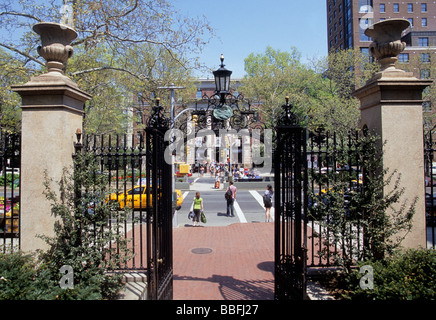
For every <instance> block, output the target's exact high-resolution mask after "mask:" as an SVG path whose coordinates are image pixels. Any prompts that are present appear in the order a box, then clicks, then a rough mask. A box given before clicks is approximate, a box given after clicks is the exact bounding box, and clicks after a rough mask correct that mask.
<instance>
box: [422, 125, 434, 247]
mask: <svg viewBox="0 0 436 320" xmlns="http://www.w3.org/2000/svg"><path fill="white" fill-rule="evenodd" d="M434 133H435V127H432V128H428V129H427V130H424V182H425V218H426V236H427V248H433V249H434V248H436V216H435V213H436V162H435V159H434V155H435V152H436V149H435V140H434V137H433V135H434Z"/></svg>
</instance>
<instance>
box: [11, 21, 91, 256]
mask: <svg viewBox="0 0 436 320" xmlns="http://www.w3.org/2000/svg"><path fill="white" fill-rule="evenodd" d="M33 30H34V31H35V32H36V33H37V34H39V35H40V37H41V45H40V46H39V47H38V48H37V50H38V53H39V54H40V55H41V56H42V57H43V58H44V59H45V60H46V61H47V62H46V66H47V69H48V70H47V72H46V73H43V74H41V75H38V76H35V77H32V78H31V79H30V81H29V82H27V83H25V84H23V85H17V86H12V90H13V91H15V92H17V93H18V94H19V95H20V96H21V100H22V102H21V110H22V119H21V176H20V178H21V182H20V184H21V190H20V211H21V212H20V214H21V217H20V237H21V240H20V247H21V249H22V250H23V251H34V250H37V249H45V248H46V246H47V244H46V243H45V242H44V241H43V240H42V239H40V238H39V235H46V236H53V235H54V230H53V226H54V222H55V220H56V219H55V217H54V216H53V215H52V214H51V205H50V203H49V202H48V201H47V199H46V197H45V195H44V194H43V190H44V183H45V181H46V178H45V175H47V177H48V178H49V179H50V180H52V181H54V182H58V181H60V180H61V177H62V175H63V171H64V169H65V168H72V166H73V159H72V154H73V153H74V142H75V141H76V134H75V133H76V131H77V130H78V129H79V130H81V131H83V130H82V123H83V107H84V104H85V102H86V101H88V100H89V99H91V96H90V95H89V94H87V93H86V92H84V91H82V90H81V89H79V87H78V85H77V84H76V83H75V82H74V81H72V80H71V79H70V78H68V77H67V76H66V75H65V68H66V66H67V61H68V59H69V58H70V57H71V56H72V54H73V48H72V46H71V42H72V41H73V40H74V39H75V38H76V37H77V33H76V31H74V30H73V29H72V28H70V27H68V26H65V25H61V24H58V23H50V22H42V23H38V24H36V25H35V26H34V27H33ZM53 184H54V185H53V186H52V188H53V190H56V188H57V186H56V184H55V183H53Z"/></svg>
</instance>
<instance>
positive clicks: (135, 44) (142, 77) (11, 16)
mask: <svg viewBox="0 0 436 320" xmlns="http://www.w3.org/2000/svg"><path fill="white" fill-rule="evenodd" d="M0 16H1V19H0V27H1V28H2V29H3V30H5V31H6V32H3V33H2V34H0V47H3V48H6V49H7V50H8V51H9V52H10V54H12V55H13V56H14V58H15V59H16V61H17V65H19V66H20V67H21V68H23V69H25V70H27V78H23V79H22V82H25V81H27V80H28V79H29V76H31V75H35V74H37V73H39V72H42V71H43V70H45V67H44V61H42V59H41V58H40V57H39V56H38V54H37V52H36V47H37V46H38V45H39V37H38V35H36V34H35V33H34V32H33V31H32V26H33V25H34V24H35V23H38V22H42V21H53V22H62V23H65V24H69V25H71V26H73V27H74V29H75V30H76V31H77V33H78V38H77V39H76V40H74V41H73V43H72V46H73V47H74V50H75V53H74V55H73V58H72V59H70V62H69V65H68V68H67V74H68V75H69V76H71V77H73V78H74V80H75V81H76V82H78V83H79V85H80V87H81V88H82V89H83V90H85V91H88V92H89V93H91V94H92V95H93V99H92V100H91V101H90V102H89V103H88V104H87V106H86V112H87V118H86V123H85V124H86V129H87V130H88V131H89V132H94V133H107V132H120V131H121V130H123V129H124V130H125V127H126V125H128V123H130V122H131V120H132V118H131V116H130V117H129V115H131V114H132V113H131V112H130V113H129V112H126V109H129V110H131V108H132V107H134V106H132V102H131V99H133V97H135V96H136V95H137V94H142V93H143V92H144V91H145V90H146V92H147V95H150V92H152V91H151V90H152V89H153V88H156V87H158V86H159V85H160V86H162V85H167V84H170V83H173V82H174V83H175V84H176V85H180V83H178V82H179V81H180V82H183V81H186V79H187V78H186V77H189V75H190V72H191V71H192V70H193V69H194V68H200V66H199V65H198V64H197V60H196V59H195V58H188V57H192V56H195V54H198V53H200V52H201V50H202V48H203V46H204V45H205V44H206V43H207V42H208V41H209V39H210V38H211V37H212V36H213V31H212V29H211V28H210V27H209V25H208V23H207V21H206V19H205V18H204V17H203V18H202V17H192V18H191V17H185V16H182V15H181V14H180V13H179V12H178V11H177V10H176V9H175V7H174V6H173V5H172V1H171V0H168V1H167V0H158V1H155V0H130V1H120V0H109V1H82V0H72V1H61V0H46V1H42V2H39V3H35V2H34V1H30V0H21V1H19V2H16V1H11V0H5V1H3V2H2V3H1V4H0ZM9 34H20V35H21V38H19V39H17V38H13V39H11V38H10V37H9ZM188 54H189V55H188ZM159 59H162V61H160V60H159ZM157 62H159V63H157ZM0 63H1V61H0ZM164 70H166V71H165V72H164ZM12 84H16V83H12ZM114 124H115V125H114Z"/></svg>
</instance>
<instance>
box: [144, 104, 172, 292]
mask: <svg viewBox="0 0 436 320" xmlns="http://www.w3.org/2000/svg"><path fill="white" fill-rule="evenodd" d="M153 111H154V113H153V115H152V116H151V118H150V119H149V123H148V126H147V129H146V135H145V137H146V144H145V145H146V150H147V163H146V177H147V184H150V185H149V186H147V189H148V190H150V191H149V194H150V196H151V197H150V196H148V197H147V199H150V200H151V210H150V211H149V218H151V222H152V223H151V225H150V224H148V227H151V228H152V230H151V231H152V232H147V234H148V236H149V239H147V245H148V246H149V247H148V250H147V261H148V268H147V270H148V279H149V284H148V285H149V289H148V297H149V299H151V300H170V299H172V297H173V237H172V235H173V230H172V228H173V226H172V218H173V209H172V197H173V194H172V192H171V190H172V183H173V182H172V181H173V180H172V177H171V172H172V171H171V164H170V163H168V162H167V161H165V151H166V148H167V147H168V142H166V141H165V133H166V131H167V130H168V129H169V121H168V119H166V118H165V117H164V115H163V108H162V107H160V106H159V105H156V106H155V107H154V108H153ZM147 220H150V219H147Z"/></svg>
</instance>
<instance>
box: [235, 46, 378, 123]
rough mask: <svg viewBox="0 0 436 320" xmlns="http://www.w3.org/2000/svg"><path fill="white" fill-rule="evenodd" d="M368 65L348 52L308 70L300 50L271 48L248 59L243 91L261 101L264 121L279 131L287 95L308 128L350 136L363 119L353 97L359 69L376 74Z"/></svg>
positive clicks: (340, 53) (329, 57) (323, 61)
mask: <svg viewBox="0 0 436 320" xmlns="http://www.w3.org/2000/svg"><path fill="white" fill-rule="evenodd" d="M357 58H359V59H360V60H358V59H357ZM359 61H360V62H361V63H359ZM364 61H366V60H365V59H364V58H363V57H362V56H361V55H357V54H356V52H354V51H344V52H338V53H331V54H330V55H329V56H328V57H327V58H326V59H322V60H318V61H315V62H313V66H312V67H308V66H307V65H303V64H302V63H301V62H300V54H299V53H298V51H297V49H295V48H292V49H291V51H290V52H281V51H278V50H274V49H273V48H271V47H267V49H266V50H265V52H264V53H262V54H253V53H252V54H250V55H249V56H248V57H247V58H246V59H245V71H246V72H247V75H246V77H244V79H243V81H242V87H241V89H240V90H241V91H242V92H243V93H244V95H245V96H247V97H248V98H250V99H252V100H260V102H261V103H262V108H261V114H262V119H263V120H264V121H265V122H266V123H267V124H268V125H269V126H274V124H275V122H276V120H277V118H278V117H279V115H280V114H281V112H282V109H281V108H280V106H281V105H282V104H284V102H285V96H288V97H289V99H290V103H291V104H292V105H293V107H294V112H295V113H296V114H298V115H299V116H300V118H301V120H302V121H305V123H306V125H307V126H308V127H309V129H312V130H315V129H319V128H323V129H327V130H330V129H335V130H342V131H348V130H349V129H350V128H355V127H357V125H358V121H359V116H360V113H359V103H358V101H357V99H355V98H353V97H351V92H352V91H353V89H354V88H355V87H356V81H357V80H356V78H357V77H356V72H355V71H354V70H355V67H354V66H355V65H362V66H364V69H363V70H365V74H368V75H369V74H372V73H373V71H372V69H371V68H369V67H367V66H366V64H364ZM369 65H370V66H372V64H369ZM367 70H368V71H367ZM369 70H371V71H369Z"/></svg>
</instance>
